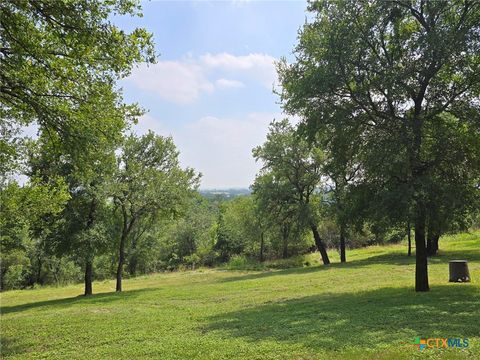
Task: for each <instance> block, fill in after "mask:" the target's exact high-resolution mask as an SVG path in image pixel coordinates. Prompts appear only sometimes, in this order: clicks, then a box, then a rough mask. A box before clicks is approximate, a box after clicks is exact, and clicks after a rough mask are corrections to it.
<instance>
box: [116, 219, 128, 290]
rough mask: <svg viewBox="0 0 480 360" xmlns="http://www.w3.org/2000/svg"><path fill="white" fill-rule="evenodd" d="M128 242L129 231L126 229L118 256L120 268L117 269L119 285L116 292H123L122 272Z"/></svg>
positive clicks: (123, 232)
mask: <svg viewBox="0 0 480 360" xmlns="http://www.w3.org/2000/svg"><path fill="white" fill-rule="evenodd" d="M126 240H127V231H126V229H125V228H124V229H123V231H122V237H121V239H120V248H119V254H118V267H117V285H116V287H115V291H117V292H120V291H122V272H123V264H124V263H125V242H126Z"/></svg>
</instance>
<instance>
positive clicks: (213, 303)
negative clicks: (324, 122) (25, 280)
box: [1, 232, 480, 359]
mask: <svg viewBox="0 0 480 360" xmlns="http://www.w3.org/2000/svg"><path fill="white" fill-rule="evenodd" d="M440 247H441V254H440V256H438V257H436V258H434V259H432V260H431V261H430V271H429V275H430V284H431V291H430V292H429V293H415V292H414V291H413V290H412V286H413V278H414V265H413V264H414V258H413V257H412V258H407V257H406V256H405V255H404V253H405V246H404V245H402V246H400V245H398V246H388V247H370V248H367V249H361V250H355V251H350V252H348V253H347V256H348V259H347V260H349V263H347V264H338V263H336V264H332V265H331V266H329V267H322V266H311V267H305V268H297V269H289V270H283V271H270V272H268V271H267V272H232V271H218V270H217V271H214V270H206V271H204V272H201V271H197V272H185V273H173V274H158V275H153V276H148V277H141V278H136V279H131V280H126V281H125V285H124V286H125V290H126V291H125V292H124V293H122V294H115V293H114V292H113V291H114V285H115V284H114V282H113V281H107V282H104V283H95V284H94V291H95V292H97V293H98V294H97V295H94V296H92V297H90V298H84V297H78V296H77V295H78V294H79V293H81V290H82V286H81V285H75V286H68V287H63V288H43V289H38V290H27V291H25V290H24V291H10V292H6V293H4V294H1V307H2V320H1V337H2V355H3V356H4V357H6V358H9V357H12V358H18V359H26V358H28V359H32V358H55V359H56V358H63V359H72V358H83V359H93V358H116V359H131V358H162V359H192V358H194V359H238V358H245V359H319V358H320V359H322V358H325V359H335V358H338V359H348V358H355V359H356V358H365V359H366V358H368V359H394V358H395V359H397V358H409V359H410V358H415V357H422V358H423V357H425V356H427V357H431V358H451V359H461V358H465V359H466V358H480V286H479V283H480V232H477V233H476V234H470V235H467V234H464V235H458V236H455V237H450V238H445V239H441V242H440ZM333 255H334V254H333V253H332V256H333ZM453 258H466V259H468V260H469V267H470V273H471V276H472V278H473V282H472V283H470V284H449V283H448V282H447V281H448V264H447V262H448V260H450V259H453ZM334 260H336V261H338V259H337V258H335V259H334ZM416 336H422V337H462V338H463V337H466V338H469V339H470V347H469V348H468V350H458V349H453V350H448V351H445V350H437V349H430V350H424V351H422V352H420V351H419V350H418V349H417V348H415V347H414V346H412V345H411V344H412V343H413V339H414V338H415V337H416Z"/></svg>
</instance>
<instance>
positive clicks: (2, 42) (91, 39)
mask: <svg viewBox="0 0 480 360" xmlns="http://www.w3.org/2000/svg"><path fill="white" fill-rule="evenodd" d="M114 15H132V16H139V15H141V13H140V7H139V4H138V2H137V1H135V0H126V1H124V0H113V1H94V0H78V1H67V0H61V1H44V0H6V1H1V2H0V119H1V122H2V124H1V127H2V139H1V141H0V150H2V152H3V151H4V150H5V152H7V151H8V153H9V155H8V159H11V158H12V157H13V155H12V152H14V150H15V143H14V139H12V137H13V136H14V135H15V131H16V130H17V129H18V128H19V127H20V126H27V125H30V124H32V123H34V124H36V125H37V126H38V127H39V130H40V132H45V133H49V134H56V135H57V136H58V137H59V139H60V141H59V144H58V145H59V146H63V147H64V148H65V149H66V150H67V151H69V152H70V153H75V154H77V155H78V156H81V155H82V153H83V149H84V147H85V146H95V145H96V144H97V143H98V142H101V141H103V139H104V138H105V136H104V134H105V133H107V134H109V135H110V136H111V135H112V130H117V135H116V136H117V137H118V136H119V135H120V131H119V130H121V129H122V128H123V127H124V125H125V124H124V121H125V119H126V118H128V117H131V116H135V115H138V109H136V107H135V106H125V105H123V103H122V97H121V95H120V93H119V91H118V89H116V86H115V82H116V81H117V80H118V79H119V78H122V77H125V76H127V75H128V74H129V72H130V70H131V68H132V66H133V64H134V63H138V62H142V61H147V62H151V61H154V50H153V44H152V39H151V34H149V33H147V32H146V31H145V30H144V29H141V28H138V29H135V30H133V31H132V32H131V33H126V32H124V31H123V30H121V29H119V28H118V27H116V26H115V25H114V24H113V23H112V22H111V17H112V16H114ZM98 112H109V113H110V116H109V117H105V116H102V117H101V118H100V119H99V118H98V117H97V113H98ZM4 155H5V154H2V158H4Z"/></svg>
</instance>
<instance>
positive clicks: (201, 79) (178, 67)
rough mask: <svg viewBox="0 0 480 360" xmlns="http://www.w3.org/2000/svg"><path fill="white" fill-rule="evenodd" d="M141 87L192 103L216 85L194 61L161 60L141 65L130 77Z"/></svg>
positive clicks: (185, 102) (162, 95)
mask: <svg viewBox="0 0 480 360" xmlns="http://www.w3.org/2000/svg"><path fill="white" fill-rule="evenodd" d="M128 80H130V81H132V82H133V83H134V84H135V85H136V86H137V87H138V88H139V89H141V90H146V91H150V92H153V93H155V94H157V95H159V96H160V97H161V98H162V99H164V100H167V101H169V102H173V103H177V104H188V103H192V102H194V101H195V100H197V98H198V97H199V95H200V93H201V92H212V91H213V89H214V85H213V84H212V83H211V82H210V81H209V80H208V79H207V78H206V76H205V74H204V71H203V69H202V67H201V66H199V65H197V64H195V63H193V62H187V61H183V62H177V61H160V62H158V63H157V64H153V65H150V66H146V65H141V66H140V67H138V68H137V69H135V70H134V71H133V72H132V75H131V76H130V77H129V78H128Z"/></svg>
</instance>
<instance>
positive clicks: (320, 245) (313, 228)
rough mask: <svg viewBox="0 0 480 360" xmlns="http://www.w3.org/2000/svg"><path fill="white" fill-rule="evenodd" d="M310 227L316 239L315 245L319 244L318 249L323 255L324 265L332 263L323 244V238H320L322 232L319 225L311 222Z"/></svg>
mask: <svg viewBox="0 0 480 360" xmlns="http://www.w3.org/2000/svg"><path fill="white" fill-rule="evenodd" d="M310 228H311V229H312V233H313V238H314V239H315V245H316V246H317V249H318V251H320V255H321V256H322V261H323V264H324V265H328V264H330V259H329V258H328V254H327V250H326V249H325V246H324V245H323V242H322V239H321V238H320V234H319V233H318V229H317V225H315V224H311V225H310Z"/></svg>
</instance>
